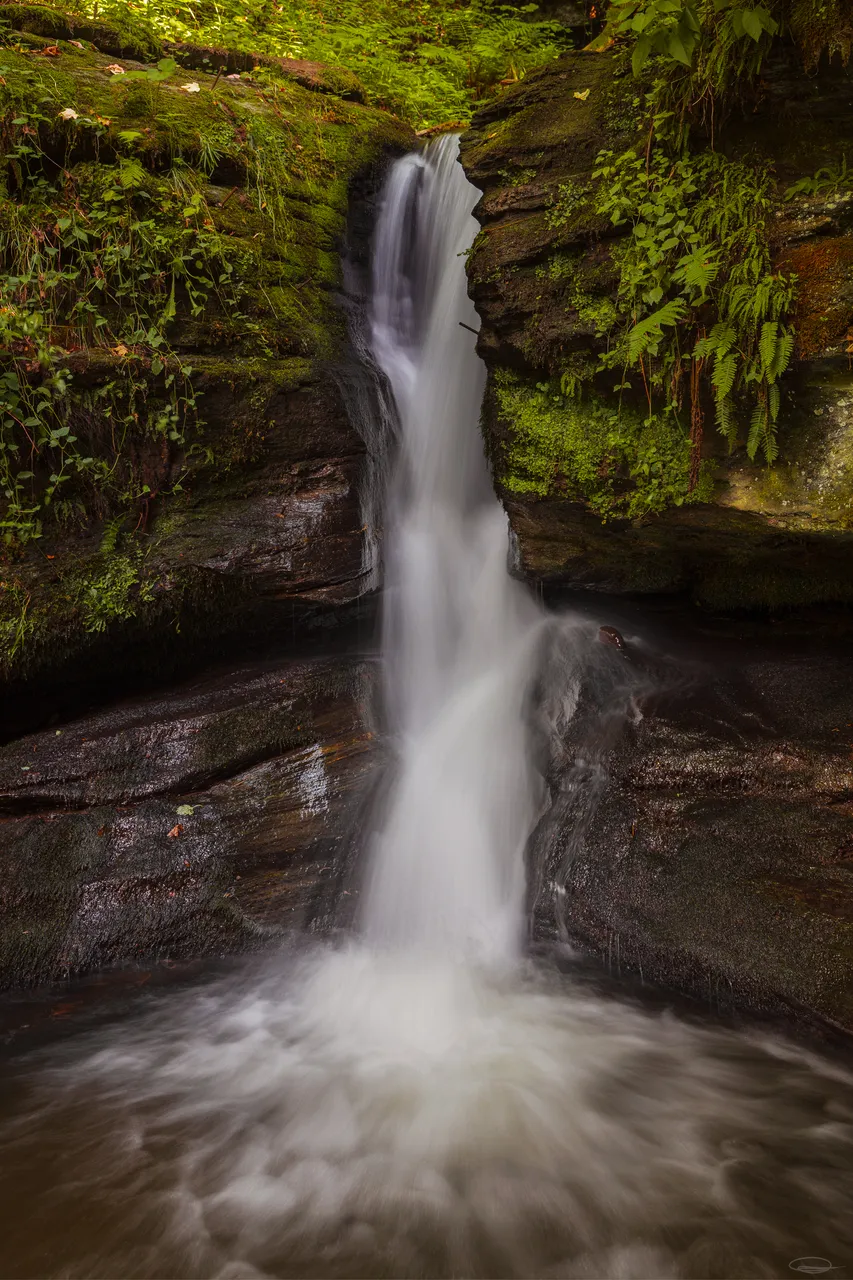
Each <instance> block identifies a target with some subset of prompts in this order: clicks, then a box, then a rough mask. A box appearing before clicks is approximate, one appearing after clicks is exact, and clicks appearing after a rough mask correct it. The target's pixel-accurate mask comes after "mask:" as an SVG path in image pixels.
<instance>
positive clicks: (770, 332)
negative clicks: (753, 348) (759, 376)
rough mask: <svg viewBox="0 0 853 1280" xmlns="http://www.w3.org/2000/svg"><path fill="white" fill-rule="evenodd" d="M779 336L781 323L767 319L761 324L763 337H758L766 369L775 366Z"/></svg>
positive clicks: (759, 349) (762, 360)
mask: <svg viewBox="0 0 853 1280" xmlns="http://www.w3.org/2000/svg"><path fill="white" fill-rule="evenodd" d="M778 337H779V325H778V324H777V322H776V321H775V320H766V321H765V322H764V324H763V325H762V326H761V337H760V338H759V339H758V352H759V355H760V356H761V363H762V365H763V367H764V369H765V370H770V369H771V368H772V367H773V364H774V361H775V359H776V343H777V340H778Z"/></svg>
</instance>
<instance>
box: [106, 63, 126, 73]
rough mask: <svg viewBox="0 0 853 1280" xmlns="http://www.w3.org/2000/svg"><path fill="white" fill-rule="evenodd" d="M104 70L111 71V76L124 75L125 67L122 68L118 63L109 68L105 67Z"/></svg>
mask: <svg viewBox="0 0 853 1280" xmlns="http://www.w3.org/2000/svg"><path fill="white" fill-rule="evenodd" d="M104 70H105V71H109V73H110V75H111V76H123V75H124V67H122V66H120V65H119V64H118V63H117V62H111V63H110V64H109V66H107V67H104Z"/></svg>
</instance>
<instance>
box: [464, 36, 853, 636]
mask: <svg viewBox="0 0 853 1280" xmlns="http://www.w3.org/2000/svg"><path fill="white" fill-rule="evenodd" d="M851 84H853V71H851V68H850V67H844V66H841V65H838V64H834V65H833V67H832V68H831V69H827V72H826V75H824V76H822V77H821V78H819V79H812V78H810V77H808V76H804V75H803V74H802V71H801V70H800V71H798V70H797V69H796V68H795V67H793V66H792V65H789V64H788V63H786V62H785V61H784V59H782V61H780V62H779V63H778V65H777V64H776V63H774V65H773V67H772V68H771V69H770V70H769V71H768V78H767V83H766V84H764V85H763V88H762V94H761V95H760V97H759V100H758V102H757V103H756V104H753V105H754V108H755V109H754V110H750V111H749V112H747V113H744V115H743V116H738V114H737V113H736V112H734V113H732V114H731V115H730V116H729V118H728V119H727V120H726V122H725V123H724V125H723V126H722V127H719V128H718V129H717V133H716V135H715V146H716V147H717V148H718V149H719V150H720V151H722V152H723V153H724V154H725V155H726V156H727V157H730V158H733V159H741V158H744V157H749V158H750V160H751V162H753V163H757V164H766V165H768V166H771V169H770V172H773V173H776V174H778V180H777V182H776V185H775V187H773V188H772V199H773V201H774V204H773V209H772V215H773V216H772V217H771V220H770V226H771V230H770V235H771V248H772V254H773V268H774V270H776V271H781V272H784V273H787V274H792V275H794V276H796V277H797V278H798V280H799V281H800V288H799V293H798V295H797V300H796V305H795V308H794V313H793V315H792V323H793V326H794V329H795V332H796V346H795V352H794V354H795V358H796V363H795V366H794V368H793V370H792V371H791V372H789V373H788V374H786V375H785V377H784V379H783V382H782V396H781V410H780V414H779V423H778V433H777V434H778V444H779V457H778V458H777V459H776V461H775V462H774V464H773V465H772V466H767V465H765V464H764V463H763V462H762V461H760V459H758V458H756V459H755V460H753V461H751V460H750V459H749V457H748V456H747V452H746V448H745V447H744V439H745V435H744V438H742V439H741V440H740V441H739V443H738V447H736V448H735V449H734V451H731V450H730V449H729V446H728V444H727V442H726V440H725V439H724V438H723V437H722V435H720V433H719V432H717V431H716V430H715V429H714V419H713V414H714V405H713V402H712V401H711V400H710V397H709V399H708V403H707V404H705V405H704V417H705V424H704V433H703V437H702V444H701V465H700V466H699V468H698V470H697V469H696V467H695V465H694V464H693V460H692V455H691V452H690V437H689V428H690V422H689V416H690V415H689V412H688V413H686V414H685V413H682V414H681V415H680V417H679V415H678V414H676V415H674V416H673V418H671V419H670V420H669V425H667V422H666V421H664V419H663V415H662V414H661V413H659V412H657V411H655V413H651V412H650V409H649V401H648V400H647V388H646V387H644V385H643V378H642V376H641V375H640V372H639V371H638V370H633V369H632V370H630V373H631V375H632V376H631V377H630V378H626V377H624V376H620V373H619V370H617V369H612V370H611V369H604V370H603V371H602V368H601V365H600V357H601V355H602V353H604V352H606V351H607V350H608V348H609V345H610V343H611V335H612V332H613V331H614V325H615V324H616V323H617V322H618V320H619V308H620V306H621V305H622V303H621V300H620V298H619V292H618V290H619V278H620V272H619V262H620V254H621V253H622V244H621V243H620V237H621V235H622V234H623V232H622V231H621V230H620V228H619V227H614V226H613V225H612V224H611V223H610V222H609V220H605V219H604V218H603V216H602V215H601V213H599V212H597V211H596V208H595V201H594V199H593V198H592V193H593V191H594V189H595V180H594V179H593V177H592V173H593V170H594V168H595V161H596V157H597V156H598V155H599V153H600V152H601V151H603V150H604V151H610V152H612V153H613V154H615V155H617V156H618V155H619V154H621V153H622V152H624V151H625V150H626V148H628V147H633V148H634V149H635V150H639V153H640V154H641V153H642V151H643V150H644V149H645V147H646V143H647V138H643V139H638V138H637V137H636V135H635V129H636V119H635V110H634V109H633V108H632V106H631V100H632V98H633V96H634V95H635V93H636V82H635V81H634V80H633V78H632V77H631V74H630V69H629V68H627V67H626V66H625V65H624V62H623V60H622V59H621V58H620V57H619V56H618V55H616V54H613V53H604V54H591V53H570V54H566V55H565V56H564V57H562V58H560V59H558V60H557V61H555V62H554V63H552V64H550V65H549V66H547V67H545V68H542V69H541V70H539V71H538V72H536V73H534V74H532V75H530V76H529V77H528V78H527V79H525V80H524V81H523V82H522V83H521V84H520V85H518V86H516V87H514V88H513V89H512V90H510V91H509V92H508V93H507V94H506V95H505V96H503V97H502V98H501V99H499V100H497V101H496V102H495V103H493V104H491V105H490V106H489V107H487V108H486V109H485V110H483V111H481V112H480V113H478V114H477V115H476V116H475V118H474V121H473V124H472V127H471V129H470V130H469V131H468V132H467V133H466V134H465V136H464V137H463V140H462V148H461V154H462V161H463V164H464V165H465V167H466V170H467V172H468V175H469V177H470V179H471V181H472V182H473V183H474V184H475V185H476V186H478V187H479V188H480V189H481V190H482V192H483V196H482V199H481V201H480V203H479V205H478V207H477V209H476V211H475V213H476V216H477V217H478V219H479V221H480V224H481V232H480V235H479V236H478V238H477V240H476V242H475V245H474V250H473V252H472V254H471V255H470V258H469V263H468V271H469V279H470V284H471V293H472V297H473V298H474V301H475V303H476V306H477V309H478V311H479V313H480V316H481V318H482V321H483V323H482V327H481V330H480V337H479V342H478V350H479V352H480V354H481V355H482V356H483V358H484V359H485V361H486V363H487V364H488V366H489V370H490V375H489V391H488V393H487V397H486V403H485V411H484V418H483V425H484V431H485V436H486V440H487V445H488V449H489V453H490V456H491V459H492V464H493V469H494V474H495V480H496V484H497V487H498V489H499V491H500V492H501V493H502V494H503V495H504V498H505V500H506V502H507V505H508V510H509V512H510V520H511V523H512V526H513V529H514V532H515V534H516V538H517V546H518V554H519V566H520V568H521V570H522V571H523V572H524V573H525V574H526V575H528V576H529V577H531V578H533V579H536V580H539V581H542V582H548V583H554V584H558V583H562V584H563V585H566V586H569V585H573V586H593V587H597V588H599V589H606V590H613V591H624V592H643V593H648V592H659V591H666V592H687V593H689V594H690V595H691V596H692V598H693V599H694V600H696V601H697V602H699V603H701V604H702V605H703V606H704V607H706V608H712V609H737V610H740V609H750V608H757V609H761V610H777V609H779V608H783V607H786V606H798V605H802V604H814V603H821V602H824V603H830V602H831V603H844V604H850V603H853V588H851V586H850V583H851V581H853V573H851V569H853V560H851V556H853V390H852V389H851V383H850V377H849V369H848V364H849V350H850V347H851V336H853V248H851V245H853V189H852V190H846V189H842V187H843V183H841V185H840V186H839V185H838V184H836V189H832V190H829V191H828V192H827V193H825V194H822V193H821V192H820V191H818V192H816V193H813V194H806V195H803V196H800V197H798V198H793V199H791V198H786V192H787V191H788V189H789V187H791V186H793V185H794V184H795V183H796V182H797V181H798V180H799V179H801V178H803V177H808V176H809V175H810V174H811V173H813V169H812V166H814V167H815V168H816V167H817V166H819V165H824V166H827V165H830V162H831V160H832V158H833V157H834V159H835V161H836V169H838V172H839V173H841V169H840V168H839V165H840V162H841V158H842V156H843V153H844V151H845V150H848V151H849V149H850V148H849V147H848V146H847V143H850V145H851V146H853V112H851V108H850V103H851V95H850V88H851ZM801 126H802V128H801ZM792 135H795V137H794V138H793V140H792ZM803 138H807V140H808V141H807V144H803V142H802V139H803ZM697 145H701V141H700V143H698V144H697ZM518 175H521V180H518ZM839 181H840V180H839ZM848 185H849V184H848ZM689 349H690V343H689V338H687V337H685V344H684V346H683V350H685V351H686V350H689ZM626 383H630V384H632V385H629V386H626V385H625V384H626ZM608 423H610V424H611V428H612V429H611V430H610V431H609V433H608ZM685 423H686V425H685Z"/></svg>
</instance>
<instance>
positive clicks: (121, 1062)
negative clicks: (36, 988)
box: [0, 140, 853, 1280]
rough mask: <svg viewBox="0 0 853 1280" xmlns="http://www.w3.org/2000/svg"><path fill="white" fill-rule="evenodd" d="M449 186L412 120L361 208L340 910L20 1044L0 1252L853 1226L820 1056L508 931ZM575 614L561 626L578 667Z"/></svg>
mask: <svg viewBox="0 0 853 1280" xmlns="http://www.w3.org/2000/svg"><path fill="white" fill-rule="evenodd" d="M474 198H475V193H474V192H473V191H472V189H471V188H470V187H469V186H468V185H467V183H466V182H465V179H464V177H463V175H462V172H461V170H460V169H459V167H458V165H457V163H456V160H455V144H454V143H453V142H452V141H450V140H445V141H442V142H441V143H439V144H438V145H436V146H434V147H430V148H429V150H428V151H427V153H426V154H425V155H424V156H413V157H408V158H406V159H404V160H402V161H400V162H399V163H398V165H397V166H396V168H395V169H394V171H393V173H392V175H391V178H390V181H389V184H388V189H387V193H386V200H385V203H384V207H383V213H382V220H381V226H380V228H379V232H378V236H377V275H376V290H375V294H376V297H375V307H374V317H373V319H374V350H375V353H376V357H377V359H378V361H379V362H380V363H381V365H382V367H383V369H384V370H385V371H386V374H387V376H388V378H389V379H390V380H391V383H392V386H393V391H394V396H395V399H396V402H397V406H398V410H399V418H400V427H401V440H400V449H399V458H398V465H397V471H396V478H395V481H394V484H393V492H392V510H391V513H390V520H389V530H390V531H389V541H390V543H391V546H390V547H389V579H390V586H389V605H388V609H387V634H386V654H387V660H388V677H389V687H388V702H389V713H390V716H391V720H392V723H393V726H394V728H395V730H396V734H397V737H398V740H399V764H398V770H397V773H396V776H395V780H394V787H393V790H392V793H391V800H390V804H389V807H388V810H387V813H386V815H385V820H384V822H383V823H382V824H381V826H380V831H379V833H378V835H377V837H376V840H375V845H374V848H373V850H372V854H371V861H370V874H369V877H368V884H367V888H366V894H365V901H364V909H363V934H362V936H361V937H360V938H359V939H357V940H354V941H352V942H351V943H349V944H348V945H343V946H339V947H337V948H329V947H317V948H315V949H314V950H312V951H310V952H309V953H308V954H307V955H301V956H300V955H297V956H294V955H293V954H284V955H279V956H276V957H273V958H271V959H270V958H267V959H266V960H264V961H263V962H259V961H257V960H255V961H253V962H251V963H250V964H248V965H247V966H246V967H245V969H243V970H242V971H241V972H240V973H238V974H237V975H233V974H232V975H231V976H230V977H225V978H220V979H217V980H216V981H213V982H210V983H208V984H207V985H206V986H204V987H202V988H201V990H193V991H184V992H181V993H179V994H175V993H170V995H169V999H168V1004H167V1005H166V1006H165V1007H164V1005H163V1004H162V1002H154V1003H153V1005H152V1007H151V1008H149V1009H148V1010H147V1011H144V1012H143V1013H142V1014H141V1015H140V1016H137V1017H136V1018H135V1019H133V1020H130V1021H128V1022H125V1023H119V1024H118V1025H115V1026H112V1027H107V1028H106V1029H102V1030H100V1031H98V1032H95V1033H93V1034H91V1035H90V1036H88V1037H85V1038H82V1039H78V1040H74V1041H69V1042H68V1043H66V1044H65V1045H64V1046H62V1047H60V1048H59V1049H56V1048H53V1049H51V1050H49V1051H48V1052H47V1053H46V1054H44V1055H42V1056H41V1058H39V1057H38V1056H36V1057H35V1058H33V1057H30V1058H28V1059H26V1060H25V1061H24V1062H23V1064H22V1066H21V1069H20V1071H18V1073H17V1074H13V1075H12V1076H11V1078H7V1081H6V1084H7V1091H8V1093H9V1102H7V1104H6V1108H5V1111H4V1113H3V1114H4V1116H5V1118H4V1119H3V1120H2V1122H0V1194H2V1197H3V1201H4V1205H5V1209H6V1217H5V1222H4V1239H3V1244H4V1256H5V1259H6V1260H7V1263H8V1266H7V1272H6V1273H7V1274H13V1275H15V1276H32V1277H44V1276H59V1275H61V1276H64V1277H70V1276H89V1277H91V1276H95V1277H106V1276H115V1275H122V1276H134V1277H157V1276H164V1275H169V1276H179V1277H211V1276H216V1277H220V1278H221V1280H246V1278H250V1277H316V1278H317V1280H325V1278H330V1277H341V1278H347V1280H349V1278H352V1280H354V1278H355V1277H379V1276H387V1277H406V1276H411V1277H427V1276H431V1277H439V1276H452V1275H456V1276H458V1275H465V1276H471V1277H477V1276H479V1277H504V1276H505V1277H551V1278H553V1280H558V1278H566V1280H568V1278H571V1277H576V1278H578V1280H582V1278H584V1277H586V1278H588V1280H593V1278H610V1277H612V1278H613V1280H632V1278H633V1280H649V1278H650V1277H655V1278H659V1277H661V1278H662V1277H685V1278H686V1280H693V1278H695V1280H704V1278H705V1277H730V1276H739V1277H740V1276H743V1277H753V1276H754V1277H772V1276H779V1275H786V1274H790V1272H789V1265H790V1264H791V1263H795V1262H796V1261H797V1260H798V1259H799V1260H800V1261H801V1262H802V1263H803V1265H806V1261H805V1260H804V1258H803V1255H815V1254H817V1255H820V1257H824V1258H826V1266H827V1267H829V1266H835V1267H839V1268H841V1267H843V1266H844V1265H845V1264H846V1263H849V1260H850V1259H851V1257H853V1215H851V1214H850V1193H849V1190H848V1187H847V1182H846V1177H847V1171H849V1168H850V1164H851V1157H853V1081H851V1078H850V1076H849V1074H847V1073H846V1072H845V1071H843V1070H841V1069H839V1068H836V1067H834V1066H833V1065H831V1064H829V1063H827V1062H824V1061H822V1060H821V1059H819V1058H818V1057H816V1056H810V1055H808V1054H806V1053H805V1052H803V1051H802V1050H800V1049H797V1048H794V1047H792V1046H787V1045H784V1044H781V1043H778V1042H776V1041H773V1040H771V1039H769V1038H766V1037H759V1036H748V1035H744V1034H735V1033H733V1032H727V1031H723V1030H720V1029H706V1028H703V1027H700V1026H697V1025H695V1024H692V1023H688V1022H685V1021H682V1020H680V1019H677V1018H675V1017H673V1016H671V1015H660V1014H653V1013H650V1012H648V1011H645V1010H644V1009H642V1008H640V1007H636V1006H634V1005H631V1004H629V1003H626V1002H624V1001H617V1000H614V999H612V998H605V997H604V996H602V995H600V994H596V992H595V991H594V990H593V989H590V988H587V987H584V986H583V985H581V984H580V983H579V982H578V981H577V980H576V979H568V980H567V979H566V978H564V977H561V976H560V974H559V973H558V972H556V971H553V972H549V971H547V970H545V969H544V968H542V967H540V968H538V969H534V968H533V967H532V966H531V965H530V964H529V963H525V962H524V961H523V960H521V958H520V957H519V952H518V940H519V929H520V922H521V914H522V912H521V900H522V893H521V889H522V870H521V866H522V864H521V856H520V852H521V845H522V843H523V841H524V838H525V835H526V832H527V828H528V826H529V824H530V822H531V821H532V819H533V817H534V814H535V811H536V808H537V805H538V803H539V797H538V795H537V790H536V787H535V785H534V783H533V778H532V774H531V772H530V765H529V763H528V755H529V752H528V746H529V744H528V743H527V741H526V733H525V729H524V723H525V716H524V704H525V699H526V697H527V692H528V690H527V685H528V682H529V680H530V676H531V673H532V671H533V668H534V666H535V663H534V660H533V659H534V652H535V650H536V639H537V636H538V635H539V634H540V629H541V628H540V623H539V622H538V621H537V615H536V611H535V610H534V609H533V608H532V606H531V605H530V604H529V602H528V601H526V599H525V597H524V595H523V594H522V593H521V592H520V591H519V590H517V589H516V588H515V587H514V586H513V585H512V584H511V583H510V582H509V580H508V578H507V575H506V571H505V558H506V527H505V522H504V520H503V518H502V516H501V513H500V511H499V510H498V509H497V508H496V506H495V503H494V500H493V499H492V497H491V496H490V494H489V489H488V484H487V479H486V475H485V471H484V465H483V462H482V459H481V456H480V450H479V446H478V438H477V414H478V408H479V399H480V395H481V392H482V373H481V370H480V367H479V365H478V363H477V361H476V357H475V355H474V350H473V338H472V335H469V334H468V333H467V330H465V329H463V328H461V327H460V321H462V322H464V323H465V324H469V323H470V324H471V325H472V327H474V325H475V323H476V322H475V319H474V316H473V312H472V310H471V308H470V304H469V303H468V301H467V299H466V296H465V285H464V279H465V277H464V266H463V261H462V259H461V257H460V256H459V255H460V253H461V252H462V251H463V250H464V249H465V248H466V247H467V244H468V243H469V242H470V240H471V237H472V235H473V233H474V223H473V221H472V219H471V217H470V209H471V206H472V203H473V200H474ZM601 648H602V647H601V646H595V645H594V644H593V645H592V646H590V647H589V649H588V650H585V649H584V648H583V645H579V646H576V649H577V652H576V654H575V658H574V662H575V668H576V669H579V668H581V667H583V668H584V669H585V671H586V672H587V675H586V676H585V678H587V679H588V678H589V671H590V670H592V671H593V672H594V671H595V663H596V661H597V659H596V658H595V651H596V650H599V651H600V650H601ZM604 697H605V695H602V698H604ZM599 701H601V698H600V699H599ZM611 710H612V708H611ZM581 773H583V770H581ZM507 961H514V963H507ZM813 1260H814V1259H813ZM817 1262H818V1264H819V1265H820V1266H823V1263H822V1262H820V1258H818V1259H817ZM832 1274H843V1272H840V1271H839V1272H834V1273H832Z"/></svg>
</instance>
